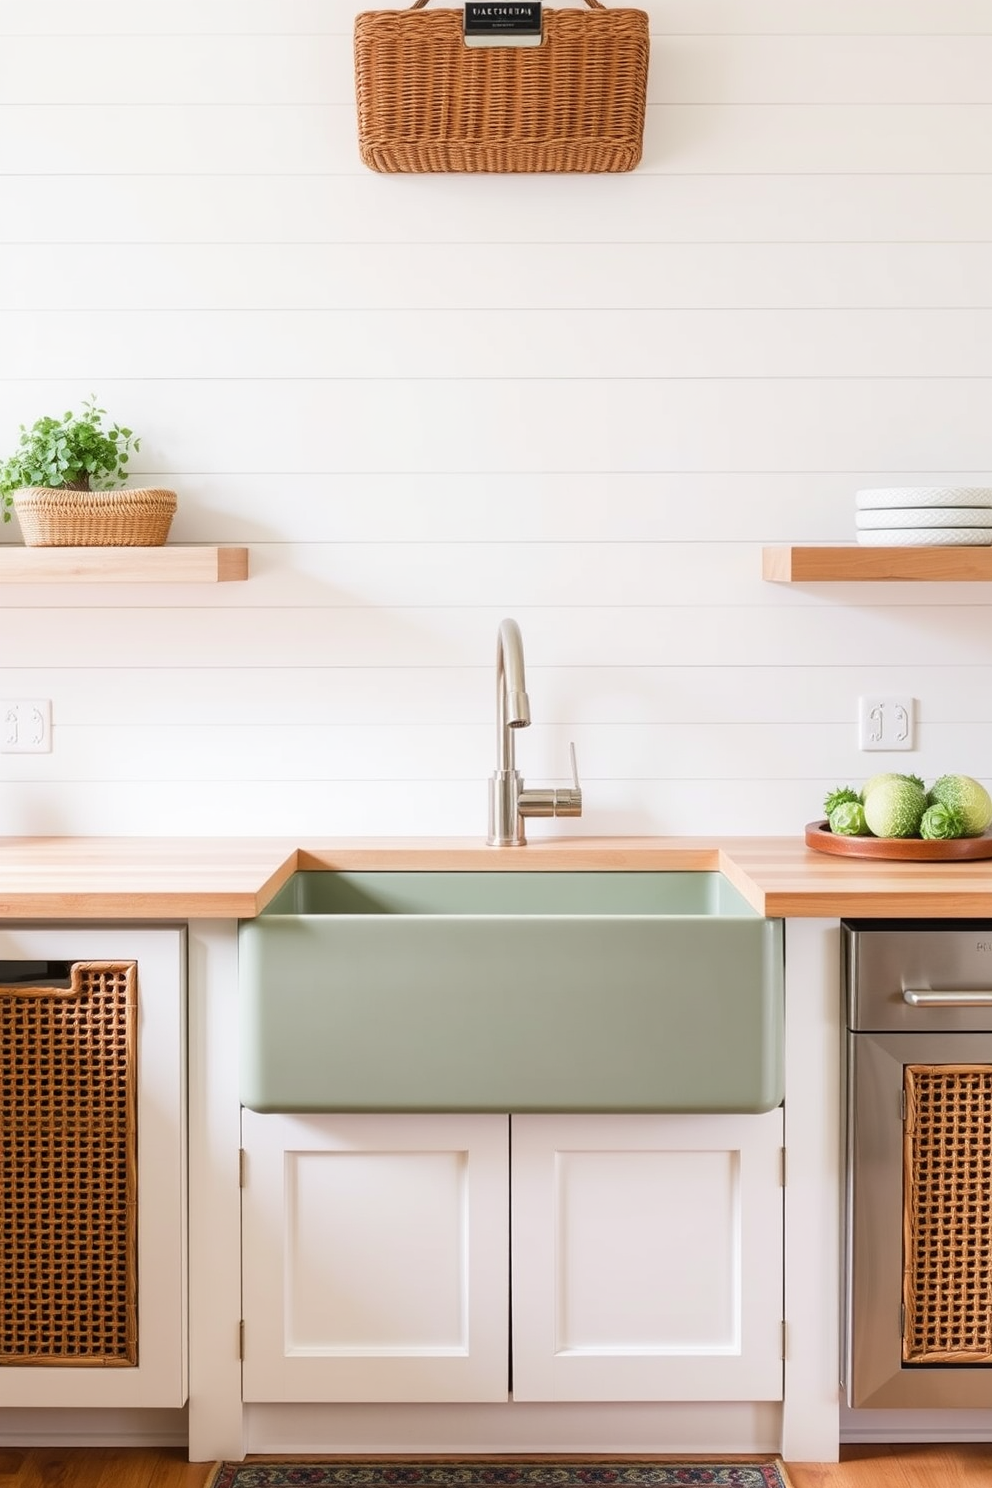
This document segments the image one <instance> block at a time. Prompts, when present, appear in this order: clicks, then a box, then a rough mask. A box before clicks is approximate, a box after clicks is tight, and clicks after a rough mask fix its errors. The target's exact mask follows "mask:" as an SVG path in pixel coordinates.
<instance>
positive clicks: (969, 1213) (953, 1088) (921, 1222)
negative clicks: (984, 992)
mask: <svg viewBox="0 0 992 1488" xmlns="http://www.w3.org/2000/svg"><path fill="white" fill-rule="evenodd" d="M938 1085H939V1086H941V1087H942V1091H943V1094H942V1095H941V1096H937V1097H935V1095H934V1091H935V1089H936V1088H937V1086H938ZM903 1088H904V1092H905V1097H906V1117H905V1125H904V1134H903V1341H902V1357H903V1363H904V1364H917V1365H919V1364H992V1065H989V1064H939V1065H934V1064H916V1065H906V1066H905V1068H904V1071H903ZM934 1099H939V1100H941V1101H942V1115H941V1116H940V1117H939V1118H938V1119H937V1120H936V1121H935V1119H934V1118H933V1117H932V1116H930V1115H929V1113H928V1111H927V1109H926V1104H927V1101H928V1100H929V1101H930V1103H931V1105H932V1103H933V1101H934ZM935 1125H936V1126H937V1127H938V1128H939V1129H938V1130H936V1131H935V1130H934V1127H935Z"/></svg>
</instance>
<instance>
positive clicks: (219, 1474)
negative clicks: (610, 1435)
mask: <svg viewBox="0 0 992 1488" xmlns="http://www.w3.org/2000/svg"><path fill="white" fill-rule="evenodd" d="M694 1484H699V1485H706V1488H790V1485H789V1480H788V1478H787V1477H786V1476H785V1471H784V1469H783V1467H782V1463H781V1461H780V1460H778V1459H775V1460H774V1461H765V1460H755V1459H753V1458H750V1459H741V1458H716V1459H705V1460H704V1459H703V1458H686V1459H682V1460H678V1461H676V1460H675V1459H673V1458H672V1459H670V1458H664V1459H661V1460H659V1461H645V1460H643V1459H639V1460H636V1461H635V1460H634V1459H632V1458H631V1459H626V1458H624V1459H620V1460H618V1461H598V1460H582V1459H579V1458H575V1459H574V1460H573V1459H565V1460H562V1461H557V1462H552V1461H550V1460H547V1461H541V1462H526V1461H514V1460H501V1461H487V1460H484V1459H469V1460H468V1461H455V1460H454V1459H452V1458H446V1459H444V1460H442V1461H433V1460H432V1461H416V1462H415V1461H408V1460H405V1459H404V1460H402V1461H401V1460H399V1459H395V1458H394V1459H391V1460H389V1461H381V1462H376V1461H357V1462H345V1461H343V1460H342V1459H340V1458H336V1457H328V1458H314V1457H309V1458H308V1457H300V1458H296V1459H294V1460H290V1461H275V1460H261V1459H256V1460H255V1461H249V1462H222V1463H220V1464H219V1466H218V1467H217V1469H216V1471H215V1473H214V1476H213V1477H212V1478H210V1480H209V1483H208V1485H207V1488H691V1485H694Z"/></svg>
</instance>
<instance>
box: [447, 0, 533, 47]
mask: <svg viewBox="0 0 992 1488" xmlns="http://www.w3.org/2000/svg"><path fill="white" fill-rule="evenodd" d="M540 44H541V4H540V0H465V45H466V46H540Z"/></svg>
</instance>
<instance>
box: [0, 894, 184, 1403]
mask: <svg viewBox="0 0 992 1488" xmlns="http://www.w3.org/2000/svg"><path fill="white" fill-rule="evenodd" d="M185 962H186V951H185V931H184V929H183V928H182V927H180V926H168V927H165V926H163V927H161V928H158V927H150V926H141V927H134V928H132V927H129V926H107V927H90V926H86V927H75V928H70V927H64V928H63V927H55V928H51V929H41V928H39V927H37V926H17V925H13V924H10V923H7V924H3V923H2V922H0V1063H2V1068H3V1081H2V1092H0V1181H2V1190H0V1192H2V1198H0V1405H3V1406H4V1407H30V1406H35V1405H37V1406H46V1407H76V1406H79V1407H92V1406H97V1407H99V1406H104V1405H105V1406H114V1407H120V1406H131V1405H133V1406H143V1407H144V1406H155V1407H178V1406H181V1405H182V1404H183V1403H184V1402H185V1399H186V1298H185V1273H186V1260H185V1251H186V1237H185V1223H186V1214H185V1202H186V1201H185V1088H184V1082H185V1057H184V1047H185V1023H184V1000H185Z"/></svg>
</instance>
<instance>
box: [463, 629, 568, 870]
mask: <svg viewBox="0 0 992 1488" xmlns="http://www.w3.org/2000/svg"><path fill="white" fill-rule="evenodd" d="M529 724H530V699H529V698H528V696H527V679H526V677H525V675H524V643H523V638H522V636H521V634H520V626H519V625H518V624H517V622H516V621H515V620H503V621H502V622H501V623H500V627H499V635H498V636H497V638H496V769H495V772H494V773H493V775H492V778H491V779H490V781H489V836H488V837H487V838H486V841H487V843H488V844H489V846H490V847H523V846H524V844H525V843H526V841H527V838H526V837H525V836H524V817H526V816H581V815H582V790H581V788H580V786H579V776H578V771H577V769H576V764H575V745H574V744H572V745H571V746H570V752H571V757H572V780H573V782H574V785H573V786H572V787H571V788H569V789H566V790H524V788H523V787H524V782H523V779H522V778H521V776H520V774H519V772H518V770H517V767H516V760H515V751H514V739H513V731H514V729H518V728H527V727H528V726H529Z"/></svg>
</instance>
